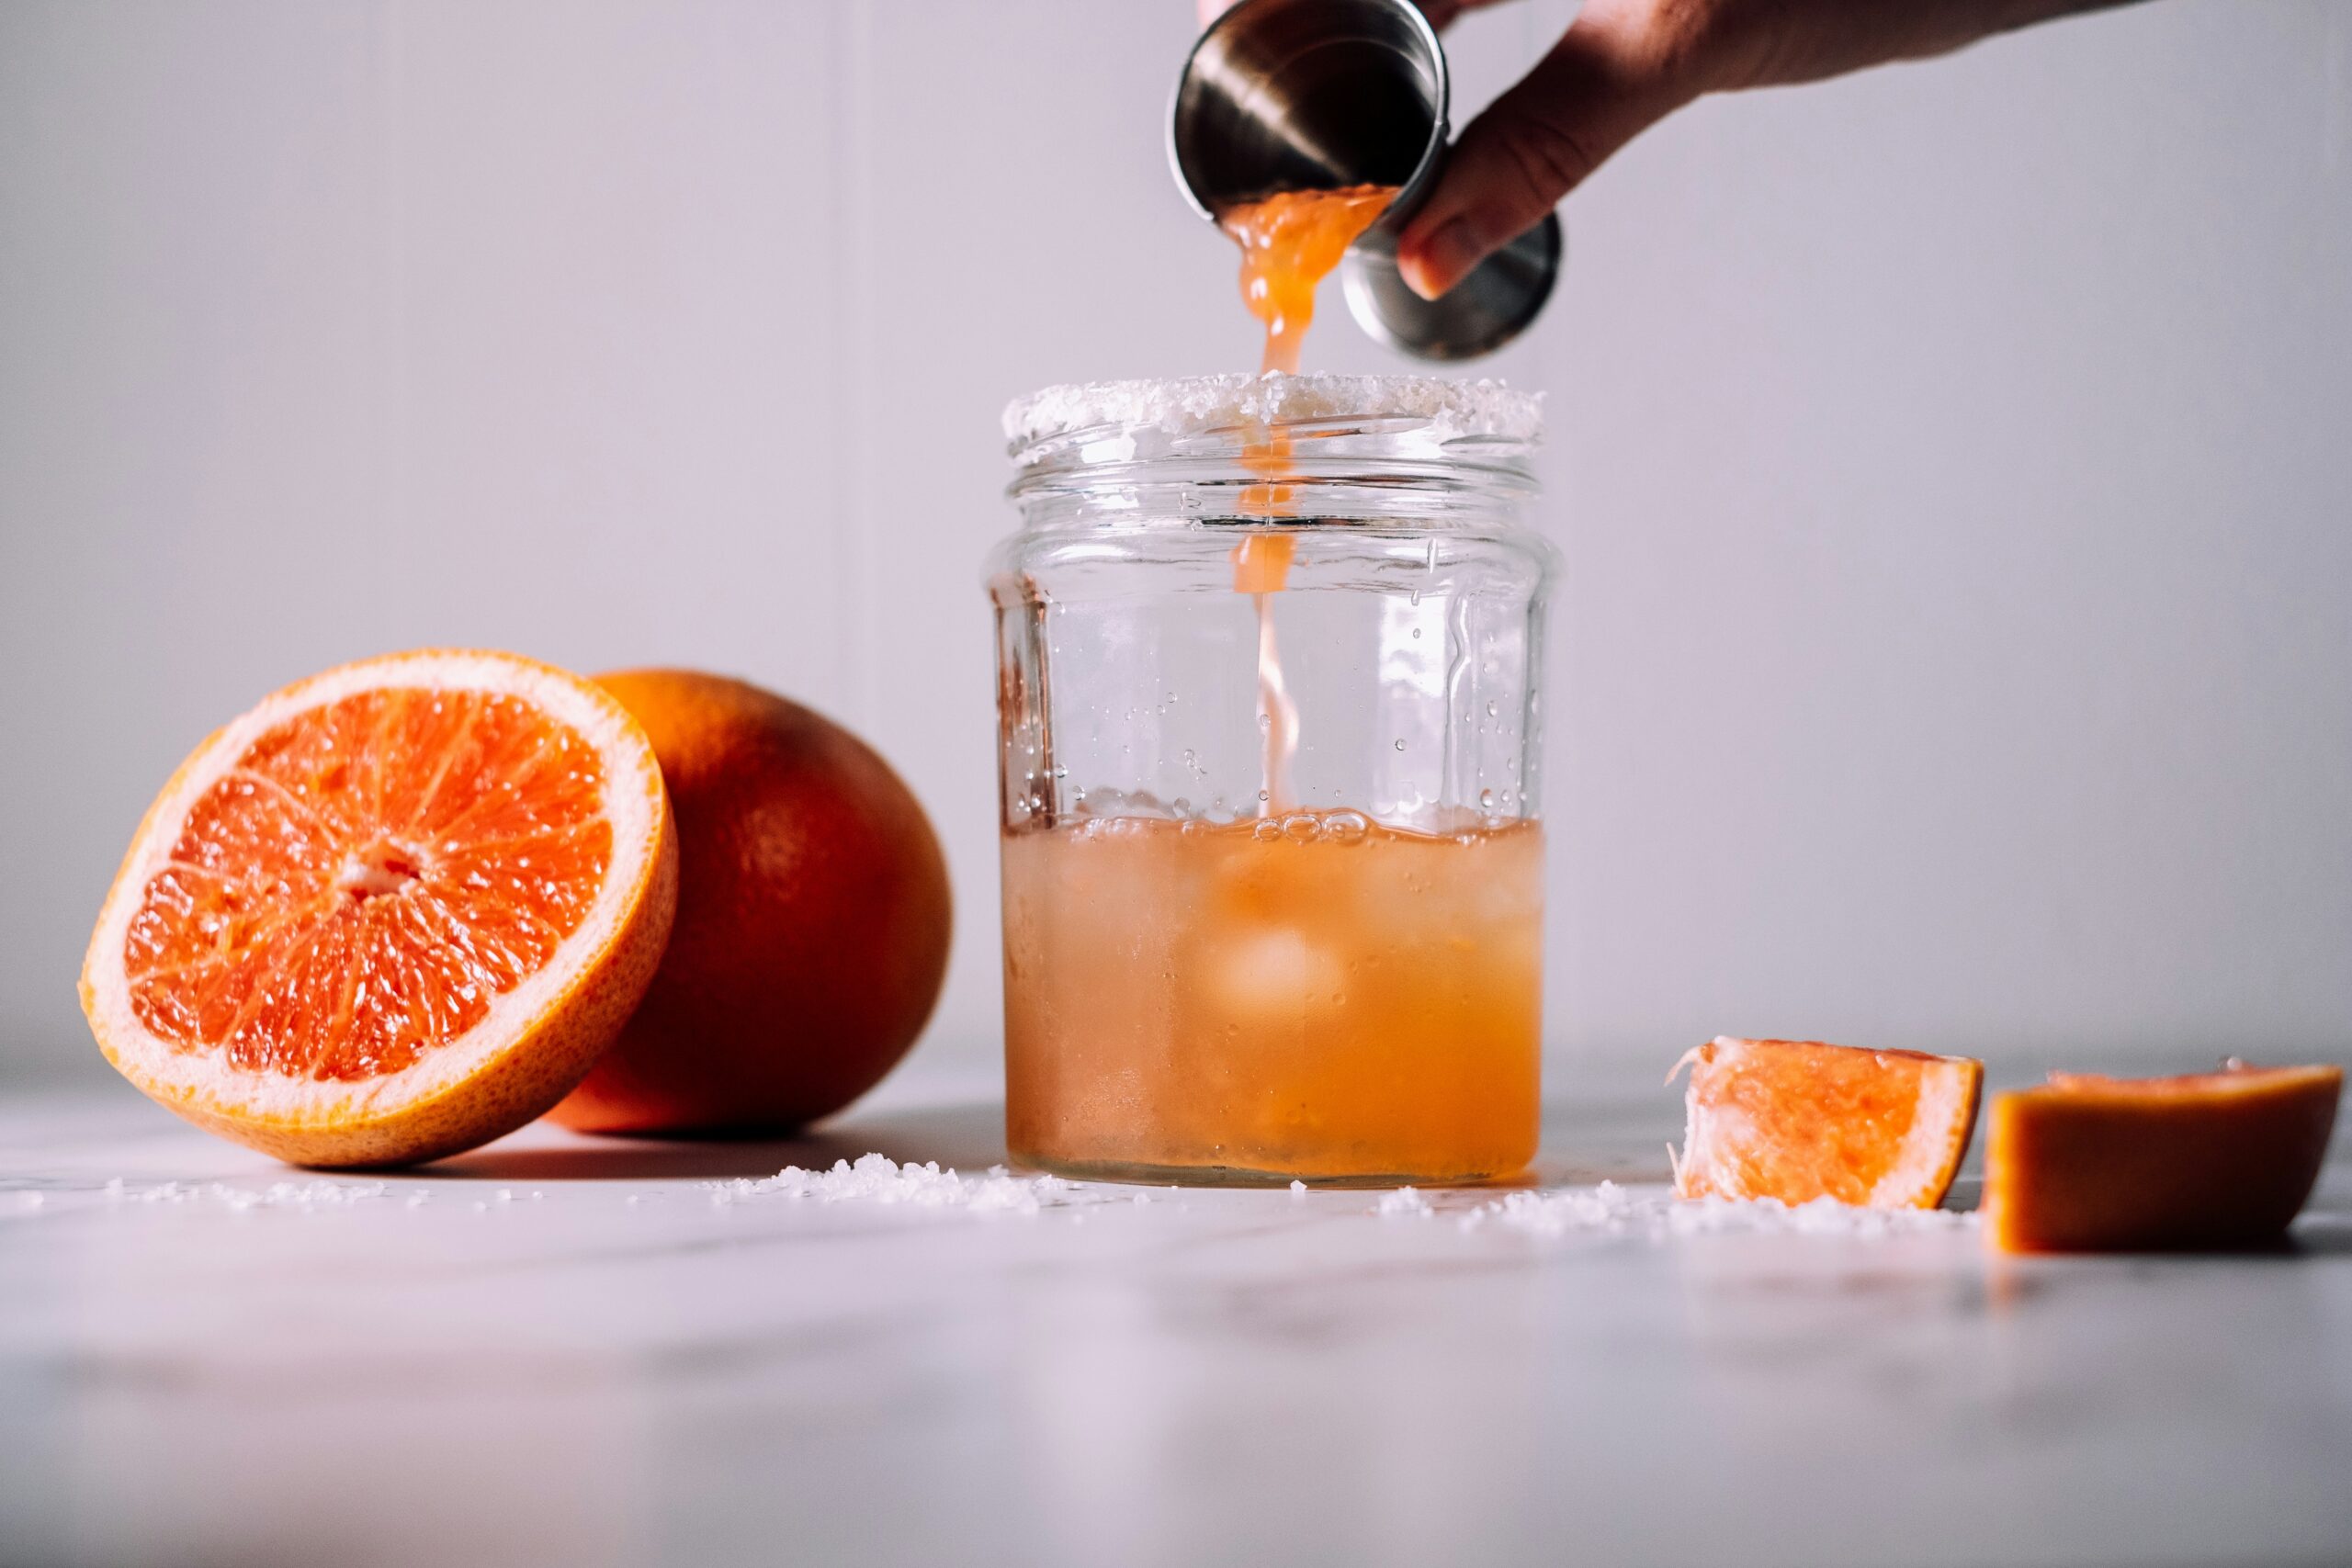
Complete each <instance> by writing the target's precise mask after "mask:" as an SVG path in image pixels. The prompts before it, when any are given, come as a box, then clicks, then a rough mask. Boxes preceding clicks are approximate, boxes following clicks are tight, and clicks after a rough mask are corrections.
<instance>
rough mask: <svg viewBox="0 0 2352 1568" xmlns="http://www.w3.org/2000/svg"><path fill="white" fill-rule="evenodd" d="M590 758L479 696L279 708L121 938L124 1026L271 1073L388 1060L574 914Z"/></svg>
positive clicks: (435, 1031)
mask: <svg viewBox="0 0 2352 1568" xmlns="http://www.w3.org/2000/svg"><path fill="white" fill-rule="evenodd" d="M603 789H604V767H603V764H602V763H601V762H600V761H598V759H597V757H596V754H595V752H594V750H591V749H590V748H589V746H588V745H587V743H586V742H585V741H584V740H583V739H582V738H581V736H580V734H579V732H578V731H577V730H575V729H573V728H571V727H570V726H568V725H566V724H563V723H561V722H560V721H559V720H557V719H555V718H553V717H551V716H548V714H547V713H545V712H543V711H542V710H540V709H538V708H537V707H535V706H533V705H529V704H527V703H525V702H522V701H520V700H518V699H516V698H515V697H512V696H508V695H505V694H497V693H482V692H435V691H427V690H421V689H417V688H411V687H390V688H379V689H377V690H372V691H367V692H361V693H358V694H354V695H352V696H348V697H345V698H343V699H342V700H340V701H338V702H335V703H332V704H330V705H326V706H324V707H321V708H313V709H311V710H310V711H309V712H307V713H302V714H298V715H296V716H293V717H291V718H288V720H286V721H285V722H284V723H282V724H279V725H277V726H276V727H275V728H272V729H271V730H269V731H268V732H267V733H266V734H265V735H263V736H262V737H261V738H260V739H257V740H255V741H254V743H253V745H252V746H250V747H248V748H247V749H246V750H245V751H244V753H243V755H242V756H240V757H239V758H238V759H237V761H236V764H235V766H234V767H233V768H232V770H231V771H230V772H229V773H225V774H224V775H222V777H221V778H220V780H219V781H218V782H217V783H215V784H213V785H212V787H211V788H210V789H209V790H208V791H207V792H206V793H205V794H204V795H203V796H201V797H200V798H199V799H198V802H197V804H196V807H195V809H194V810H192V811H191V812H190V813H189V814H188V818H187V825H186V826H185V827H184V828H183V829H181V832H180V835H179V839H178V840H177V842H176V843H175V844H174V846H173V849H172V859H171V863H169V864H168V865H167V866H166V867H165V869H164V871H163V872H161V873H160V874H157V875H156V876H155V877H154V878H153V880H151V881H150V882H149V883H148V884H147V888H146V894H145V897H143V899H142V900H141V905H140V908H139V912H138V913H137V914H136V915H134V916H133V917H132V919H131V922H130V932H129V934H128V936H127V937H126V939H125V942H124V946H123V959H124V967H125V969H126V971H127V973H128V975H129V976H130V994H131V1003H132V1006H133V1007H134V1008H135V1009H136V1010H137V1011H138V1015H139V1019H140V1021H141V1022H142V1023H144V1024H145V1025H146V1026H147V1028H148V1029H149V1031H151V1032H153V1033H154V1034H155V1035H156V1036H158V1037H159V1038H161V1039H164V1040H166V1041H169V1042H170V1043H172V1044H173V1045H174V1046H175V1047H176V1048H178V1049H180V1050H183V1051H201V1050H215V1051H218V1052H220V1054H221V1055H222V1056H223V1057H224V1058H225V1059H226V1060H227V1061H228V1062H229V1063H230V1064H231V1065H232V1066H236V1067H239V1068H243V1069H245V1070H248V1071H253V1070H262V1069H266V1070H268V1071H271V1072H274V1073H278V1074H281V1075H284V1076H287V1077H311V1078H340V1079H346V1080H348V1079H358V1078H368V1077H379V1076H381V1075H383V1074H387V1073H395V1072H398V1071H400V1070H401V1068H403V1067H406V1066H410V1065H411V1064H413V1062H414V1061H415V1060H416V1059H417V1058H418V1057H419V1056H420V1055H423V1054H424V1053H425V1052H426V1051H429V1050H432V1049H434V1048H435V1046H437V1045H439V1044H441V1043H444V1042H447V1041H448V1040H453V1039H455V1038H457V1037H458V1035H460V1034H462V1033H464V1032H466V1031H467V1030H468V1029H470V1028H472V1027H473V1026H474V1025H475V1024H476V1023H479V1022H480V1021H481V1019H482V1017H483V1015H484V1014H486V1013H487V1012H488V1011H489V1010H490V1003H491V998H493V997H496V996H500V995H503V994H504V993H506V992H508V991H511V990H513V989H514V988H515V986H516V985H518V984H519V983H520V982H521V981H522V980H523V979H524V978H525V977H526V976H529V975H532V974H535V973H537V971H538V970H539V969H540V968H541V967H542V966H543V965H544V964H546V963H547V961H548V958H549V957H550V956H552V955H553V953H554V952H555V949H556V947H557V946H558V945H559V944H560V942H562V940H563V939H564V938H565V937H568V936H570V935H571V933H572V932H573V931H577V930H578V929H579V927H580V922H581V920H582V918H583V917H584V916H585V915H586V913H587V910H588V906H589V905H590V903H591V902H592V901H593V900H594V897H595V893H596V888H597V886H598V885H599V884H600V883H601V882H602V881H603V879H604V875H605V867H606V866H607V865H608V864H609V863H610V862H611V859H612V847H613V843H612V840H613V834H612V825H611V824H610V823H609V822H607V821H605V818H604V817H603V815H602V813H601V811H600V809H599V802H600V798H601V796H602V794H603Z"/></svg>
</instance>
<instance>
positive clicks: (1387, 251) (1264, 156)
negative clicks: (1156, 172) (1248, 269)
mask: <svg viewBox="0 0 2352 1568" xmlns="http://www.w3.org/2000/svg"><path fill="white" fill-rule="evenodd" d="M1447 96H1448V79H1447V74H1446V66H1445V51H1444V49H1443V48H1442V46H1440V44H1439V43H1438V39H1437V33H1436V32H1435V31H1434V30H1433V29H1432V28H1430V24H1429V19H1428V18H1427V17H1423V16H1422V15H1421V13H1420V11H1419V8H1417V7H1416V6H1413V5H1411V4H1410V3H1409V0H1240V4H1239V5H1237V6H1233V7H1232V8H1231V9H1230V10H1228V11H1227V12H1226V13H1225V15H1223V16H1222V17H1218V18H1217V19H1216V21H1215V22H1212V23H1211V24H1210V25H1209V28H1208V30H1207V31H1206V32H1204V33H1203V34H1202V35H1201V39H1200V41H1199V42H1198V43H1196V44H1194V45H1193V52H1192V53H1191V55H1190V56H1188V57H1187V58H1186V59H1185V62H1184V72H1183V74H1182V75H1181V76H1179V77H1178V78H1177V80H1176V96H1175V98H1174V100H1173V101H1172V103H1171V104H1170V113H1169V123H1168V161H1169V164H1170V166H1171V167H1172V168H1173V169H1174V170H1175V172H1176V183H1177V185H1179V186H1182V188H1183V191H1184V196H1185V198H1186V199H1187V200H1189V201H1190V202H1191V203H1192V204H1193V208H1194V209H1196V210H1197V211H1199V213H1200V214H1201V216H1202V217H1204V218H1206V219H1208V220H1210V221H1212V222H1214V221H1216V215H1217V214H1218V212H1220V211H1221V210H1223V209H1227V208H1230V207H1233V206H1235V205H1237V204H1238V203H1240V202H1245V201H1254V200H1257V199H1259V198H1260V197H1267V196H1272V195H1273V194H1274V193H1275V192H1277V191H1285V190H1336V189H1339V188H1340V187H1342V186H1363V185H1381V186H1397V187H1398V188H1397V198H1396V199H1395V200H1394V201H1392V202H1390V203H1389V205H1388V207H1387V209H1386V210H1385V211H1384V212H1382V214H1381V215H1380V220H1379V221H1378V222H1376V223H1374V225H1373V226H1372V228H1371V229H1370V230H1368V231H1366V232H1365V233H1364V236H1363V238H1362V239H1360V240H1358V241H1357V242H1356V243H1355V246H1354V248H1353V249H1351V250H1350V251H1349V252H1348V255H1347V260H1346V262H1345V263H1344V264H1343V265H1342V268H1341V276H1342V277H1343V279H1344V283H1345V288H1346V290H1347V296H1348V309H1349V310H1350V311H1351V313H1352V314H1353V315H1354V316H1355V319H1356V322H1357V324H1358V325H1360V326H1362V327H1363V330H1364V331H1365V332H1368V333H1371V334H1372V335H1373V336H1374V337H1375V338H1377V339H1379V340H1380V341H1381V342H1383V343H1385V344H1388V345H1389V346H1390V347H1392V348H1397V349H1401V350H1403V351H1404V352H1405V353H1407V354H1411V355H1419V357H1420V358H1423V359H1475V358H1476V357H1477V356H1478V355H1482V354H1492V353H1493V352H1494V351H1495V350H1496V349H1498V348H1500V347H1501V346H1502V345H1503V344H1507V343H1509V342H1510V340H1511V339H1512V338H1514V337H1517V336H1518V335H1519V333H1521V330H1522V329H1524V328H1525V327H1526V325H1527V323H1528V322H1530V321H1533V320H1534V319H1535V315H1536V312H1537V311H1539V310H1542V309H1543V308H1544V300H1545V299H1547V298H1549V297H1550V295H1551V292H1552V280H1553V279H1554V278H1555V277H1556V276H1558V275H1559V271H1560V261H1561V256H1562V254H1563V252H1564V250H1565V245H1564V243H1563V241H1562V239H1561V233H1560V220H1559V215H1558V214H1557V213H1552V214H1548V215H1546V216H1545V218H1544V221H1543V222H1542V223H1540V224H1538V225H1537V226H1536V227H1535V228H1533V229H1531V230H1529V231H1527V232H1526V233H1524V234H1521V236H1520V237H1519V238H1518V239H1516V240H1514V241H1512V242H1511V243H1510V244H1509V245H1506V246H1505V247H1503V249H1501V250H1500V251H1498V252H1497V253H1495V254H1493V255H1491V256H1488V257H1487V259H1486V260H1485V261H1483V262H1481V263H1479V265H1477V267H1476V269H1474V270H1473V271H1472V272H1471V274H1470V276H1467V277H1465V278H1464V279H1463V280H1462V281H1461V282H1460V283H1458V284H1456V285H1455V286H1454V287H1453V289H1452V291H1450V292H1449V293H1447V294H1446V295H1445V296H1444V297H1443V298H1442V299H1436V300H1433V301H1432V300H1428V299H1422V298H1421V297H1420V296H1419V295H1418V294H1416V293H1414V292H1413V291H1412V290H1411V289H1409V288H1406V287H1405V280H1404V278H1403V277H1402V276H1399V275H1398V273H1397V236H1398V235H1399V234H1401V233H1402V232H1403V231H1404V228H1405V223H1406V220H1408V219H1409V218H1411V217H1412V215H1413V211H1414V209H1416V208H1418V207H1419V205H1420V203H1421V200H1422V198H1423V197H1427V196H1428V194H1429V193H1430V188H1431V187H1432V186H1435V185H1436V183H1437V175H1438V170H1439V169H1440V167H1441V166H1442V165H1443V164H1444V162H1445V152H1446V145H1447V141H1448V136H1447V125H1446V103H1447Z"/></svg>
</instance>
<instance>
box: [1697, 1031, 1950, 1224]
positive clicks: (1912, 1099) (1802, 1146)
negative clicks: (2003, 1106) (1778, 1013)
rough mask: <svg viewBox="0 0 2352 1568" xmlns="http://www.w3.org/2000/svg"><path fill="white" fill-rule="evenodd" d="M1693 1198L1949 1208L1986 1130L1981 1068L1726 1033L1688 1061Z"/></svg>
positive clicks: (1907, 1053)
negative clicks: (1979, 1117)
mask: <svg viewBox="0 0 2352 1568" xmlns="http://www.w3.org/2000/svg"><path fill="white" fill-rule="evenodd" d="M1683 1061H1684V1063H1686V1064H1688V1065H1689V1066H1690V1067H1691V1086H1690V1090H1689V1094H1688V1108H1689V1117H1690V1122H1689V1129H1688V1132H1687V1134H1686V1135H1685V1138H1684V1144H1683V1150H1682V1154H1681V1156H1680V1158H1679V1162H1678V1164H1677V1167H1676V1175H1675V1191H1676V1194H1677V1196H1679V1197H1683V1198H1708V1197H1718V1198H1735V1199H1748V1198H1776V1199H1778V1200H1780V1201H1781V1202H1784V1203H1806V1202H1811V1201H1814V1200H1815V1199H1816V1198H1828V1199H1832V1200H1834V1201H1838V1202H1840V1203H1851V1204H1856V1205H1861V1206H1867V1207H1871V1208H1881V1209H1899V1208H1918V1209H1932V1208H1934V1207H1935V1206H1936V1205H1937V1204H1939V1203H1940V1202H1941V1201H1943V1196H1944V1193H1945V1191H1946V1190H1948V1189H1949V1188H1950V1187H1951V1180H1952V1178H1953V1176H1954V1175H1956V1174H1957V1173H1958V1171H1959V1169H1960V1161H1961V1156H1962V1155H1963V1154H1965V1153H1966V1152H1967V1148H1968V1135H1969V1132H1970V1130H1971V1128H1972V1127H1973V1125H1974V1123H1975V1118H1976V1100H1977V1092H1978V1089H1979V1087H1980V1086H1981V1084H1982V1082H1983V1076H1984V1068H1983V1066H1982V1065H1981V1064H1980V1063H1977V1062H1975V1061H1973V1060H1971V1059H1970V1058H1968V1057H1965V1056H1931V1055H1925V1054H1923V1053H1921V1052H1917V1051H1871V1050H1865V1049H1861V1048H1859V1047H1854V1046H1847V1045H1828V1044H1824V1043H1820V1042H1818V1041H1811V1040H1741V1039H1736V1038H1732V1037H1730V1036H1724V1037H1719V1038H1717V1039H1715V1040H1713V1041H1712V1042H1710V1043H1707V1044H1705V1045H1702V1046H1700V1047H1699V1048H1698V1049H1697V1050H1695V1051H1693V1052H1691V1054H1690V1055H1688V1056H1686V1057H1684V1058H1683Z"/></svg>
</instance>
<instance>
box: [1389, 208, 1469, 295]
mask: <svg viewBox="0 0 2352 1568" xmlns="http://www.w3.org/2000/svg"><path fill="white" fill-rule="evenodd" d="M1477 260H1478V235H1477V232H1476V231H1475V230H1473V229H1472V228H1471V227H1470V220H1469V219H1468V218H1466V217H1464V218H1449V219H1447V220H1445V221H1444V222H1442V223H1441V224H1439V225H1438V226H1437V230H1436V231H1435V232H1434V233H1432V234H1430V236H1429V238H1427V239H1425V240H1423V241H1422V242H1421V243H1419V244H1418V245H1415V246H1414V247H1413V248H1412V249H1411V250H1410V251H1409V252H1408V253H1407V254H1404V255H1402V256H1399V257H1398V258H1397V271H1398V272H1399V273H1400V274H1402V275H1403V276H1404V279H1405V287H1406V288H1409V289H1411V290H1412V291H1413V292H1414V293H1416V294H1418V295H1419V296H1420V297H1421V298H1422V299H1436V298H1437V297H1438V296H1439V295H1441V294H1442V293H1444V292H1445V291H1446V290H1447V289H1449V288H1453V286H1454V285H1455V284H1457V283H1459V282H1461V281H1462V278H1463V276H1464V274H1465V273H1467V272H1468V271H1469V270H1470V269H1471V267H1472V266H1474V265H1476V263H1477Z"/></svg>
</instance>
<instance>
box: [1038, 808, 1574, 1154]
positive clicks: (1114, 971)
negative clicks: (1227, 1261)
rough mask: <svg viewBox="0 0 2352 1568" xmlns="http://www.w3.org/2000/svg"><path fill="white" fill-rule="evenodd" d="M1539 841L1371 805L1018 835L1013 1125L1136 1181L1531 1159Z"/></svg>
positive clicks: (1526, 831) (1540, 905)
mask: <svg viewBox="0 0 2352 1568" xmlns="http://www.w3.org/2000/svg"><path fill="white" fill-rule="evenodd" d="M1543 853H1544V845H1543V834H1542V829H1540V828H1539V827H1537V825H1536V824H1534V823H1532V822H1516V823H1510V824H1508V825H1503V826H1498V827H1483V826H1482V827H1473V828H1469V829H1464V831H1461V832H1458V833H1451V834H1436V833H1421V832H1410V831H1403V830H1399V829H1393V828H1385V827H1381V826H1379V825H1377V824H1375V823H1371V822H1368V821H1367V820H1366V818H1364V817H1363V814H1362V813H1360V812H1355V811H1347V810H1342V811H1327V812H1297V813H1294V814H1292V815H1291V816H1290V817H1288V818H1283V819H1281V820H1275V819H1271V818H1268V819H1261V820H1259V821H1255V822H1228V823H1204V822H1197V821H1164V820H1152V819H1142V818H1094V819H1089V820H1085V821H1081V822H1077V823H1072V824H1069V825H1067V826H1057V827H1054V828H1050V829H1035V830H1029V831H1015V832H1011V833H1008V834H1007V835H1006V836H1005V839H1004V942H1005V947H1004V964H1005V1074H1006V1083H1005V1093H1006V1104H1007V1107H1008V1111H1007V1117H1006V1134H1007V1137H1008V1139H1009V1141H1010V1143H1011V1146H1012V1152H1013V1154H1014V1155H1015V1156H1016V1157H1018V1158H1021V1159H1023V1160H1025V1161H1027V1162H1029V1163H1031V1164H1033V1165H1040V1166H1046V1167H1049V1168H1057V1169H1071V1170H1083V1171H1086V1172H1088V1173H1089V1174H1092V1175H1097V1176H1111V1177H1121V1178H1125V1179H1135V1180H1160V1181H1167V1180H1176V1179H1195V1180H1197V1179H1204V1178H1210V1179H1214V1178H1217V1177H1224V1178H1227V1179H1232V1178H1249V1177H1262V1178H1272V1179H1290V1178H1294V1177H1295V1178H1300V1179H1306V1180H1317V1181H1331V1180H1339V1181H1380V1180H1384V1179H1408V1180H1422V1181H1430V1180H1460V1181H1468V1180H1477V1179H1485V1178H1490V1177H1496V1176H1506V1175H1509V1174H1510V1173H1511V1172H1514V1171H1516V1170H1518V1169H1520V1168H1521V1167H1522V1166H1524V1165H1525V1164H1526V1163H1527V1162H1528V1160H1529V1159H1530V1158H1531V1157H1532V1156H1533V1155H1534V1152H1535V1133H1536V1120H1537V1107H1536V1088H1537V1083H1538V1077H1539V1075H1538V1056H1539V1053H1540V1051H1541V1045H1542V1040H1541V1033H1542V1030H1541V1024H1542V1019H1541V1012H1542V1008H1541V995H1542V966H1543V938H1542V927H1543V910H1544V899H1543Z"/></svg>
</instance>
